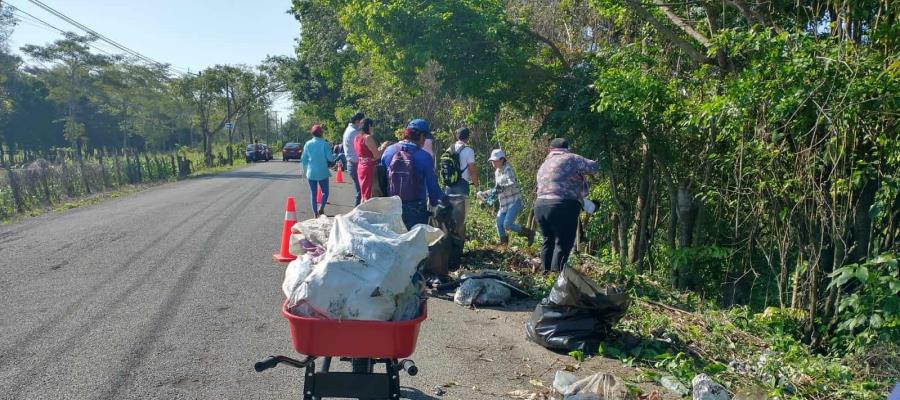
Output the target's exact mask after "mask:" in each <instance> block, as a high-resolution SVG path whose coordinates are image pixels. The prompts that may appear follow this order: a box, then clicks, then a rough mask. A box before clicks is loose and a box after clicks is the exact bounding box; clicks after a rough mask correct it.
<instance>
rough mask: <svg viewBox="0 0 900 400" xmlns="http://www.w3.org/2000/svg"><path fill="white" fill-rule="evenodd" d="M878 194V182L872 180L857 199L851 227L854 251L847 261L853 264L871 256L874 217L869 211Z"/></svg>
mask: <svg viewBox="0 0 900 400" xmlns="http://www.w3.org/2000/svg"><path fill="white" fill-rule="evenodd" d="M877 193H878V180H875V179H870V180H869V181H868V182H866V184H865V185H864V186H863V188H862V191H861V192H860V193H859V195H858V197H857V202H856V207H854V212H853V225H852V226H851V229H852V233H853V250H851V252H850V254H849V255H848V257H847V261H849V262H851V263H854V262H860V261H862V260H864V259H865V258H867V257H868V256H869V243H870V242H871V236H872V217H871V216H870V215H869V209H870V208H872V205H873V204H874V203H875V194H877ZM827 272H830V271H827Z"/></svg>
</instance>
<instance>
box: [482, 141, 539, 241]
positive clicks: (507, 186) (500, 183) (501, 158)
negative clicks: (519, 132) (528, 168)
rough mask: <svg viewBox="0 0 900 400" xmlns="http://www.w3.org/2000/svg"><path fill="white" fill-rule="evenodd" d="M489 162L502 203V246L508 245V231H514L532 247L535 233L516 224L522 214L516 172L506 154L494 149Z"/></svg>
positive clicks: (499, 232)
mask: <svg viewBox="0 0 900 400" xmlns="http://www.w3.org/2000/svg"><path fill="white" fill-rule="evenodd" d="M488 161H489V162H490V163H491V165H492V166H493V167H494V182H495V192H496V196H497V200H498V201H499V202H500V209H499V210H498V211H497V235H499V236H500V244H501V245H504V246H505V245H507V244H508V243H509V236H507V235H506V231H513V232H516V233H518V234H520V235H522V236H525V238H526V239H528V245H529V246H531V244H532V243H534V231H533V230H531V229H528V228H524V227H522V226H519V225H518V224H516V218H518V216H519V213H520V212H522V189H521V188H520V187H519V180H518V179H516V173H515V171H513V169H512V166H510V165H509V161H507V160H506V153H504V152H503V150H500V149H494V150H493V151H491V158H489V159H488Z"/></svg>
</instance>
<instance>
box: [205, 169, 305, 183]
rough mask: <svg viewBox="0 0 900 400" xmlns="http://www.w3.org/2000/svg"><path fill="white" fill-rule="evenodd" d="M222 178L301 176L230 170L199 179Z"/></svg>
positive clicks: (280, 178)
mask: <svg viewBox="0 0 900 400" xmlns="http://www.w3.org/2000/svg"><path fill="white" fill-rule="evenodd" d="M223 178H229V179H231V178H247V179H263V180H269V181H292V180H298V179H300V178H302V177H301V176H300V174H299V173H296V174H273V173H267V172H261V171H230V172H223V173H221V174H215V175H208V176H204V177H201V178H200V179H223Z"/></svg>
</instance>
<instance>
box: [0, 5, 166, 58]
mask: <svg viewBox="0 0 900 400" xmlns="http://www.w3.org/2000/svg"><path fill="white" fill-rule="evenodd" d="M28 1H29V2H31V3H32V4H34V5H36V6H38V7H40V8H42V9H44V10H45V11H47V12H49V13H51V14H53V15H55V16H56V17H58V18H60V19H62V20H64V21H66V22H68V23H70V24H72V25H74V26H75V27H77V28H79V29H81V30H83V31H84V32H87V33H88V34H90V35H92V36H94V37H96V38H97V39H100V40H101V41H104V42H106V43H108V44H110V45H112V46H113V47H115V48H117V49H119V50H121V51H124V52H125V53H127V54H130V55H132V56H134V57H136V58H138V59H140V60H142V61H144V62H147V63H150V64H155V65H157V66H160V67H163V68H165V69H167V70H169V71H171V72H173V73H176V74H184V72H183V71H179V70H178V69H176V68H174V67H172V66H171V65H169V64H165V63H161V62H159V61H156V60H154V59H152V58H150V57H147V56H145V55H143V54H141V53H139V52H137V51H135V50H132V49H131V48H129V47H127V46H125V45H123V44H121V43H119V42H116V41H115V40H112V39H110V38H109V37H107V36H105V35H103V34H101V33H99V32H97V31H95V30H93V29H91V28H88V27H87V26H85V25H84V24H82V23H80V22H78V21H76V20H74V19H72V18H71V17H69V16H67V15H66V14H63V13H62V12H60V11H57V10H56V9H54V8H53V7H50V6H48V5H46V4H44V3H43V2H41V1H39V0H28ZM7 4H9V3H7Z"/></svg>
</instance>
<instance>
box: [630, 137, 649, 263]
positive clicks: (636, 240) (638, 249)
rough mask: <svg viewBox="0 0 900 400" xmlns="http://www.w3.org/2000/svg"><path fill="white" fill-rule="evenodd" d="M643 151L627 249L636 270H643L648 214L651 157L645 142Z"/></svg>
mask: <svg viewBox="0 0 900 400" xmlns="http://www.w3.org/2000/svg"><path fill="white" fill-rule="evenodd" d="M641 152H642V153H643V156H642V160H641V177H640V183H639V185H638V196H637V201H636V203H635V206H634V209H635V216H634V226H633V227H632V231H631V245H630V246H629V250H628V261H629V262H630V263H632V264H635V266H636V268H637V272H638V273H640V272H643V269H644V267H643V265H642V264H643V263H642V261H643V257H644V254H643V250H644V249H643V242H644V240H646V239H645V238H646V237H647V232H646V231H647V220H648V218H649V214H650V207H649V206H650V201H649V197H650V179H651V173H652V164H651V163H652V162H653V159H652V158H651V157H650V149H649V146H648V145H647V143H644V145H643V146H642V148H641Z"/></svg>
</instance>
